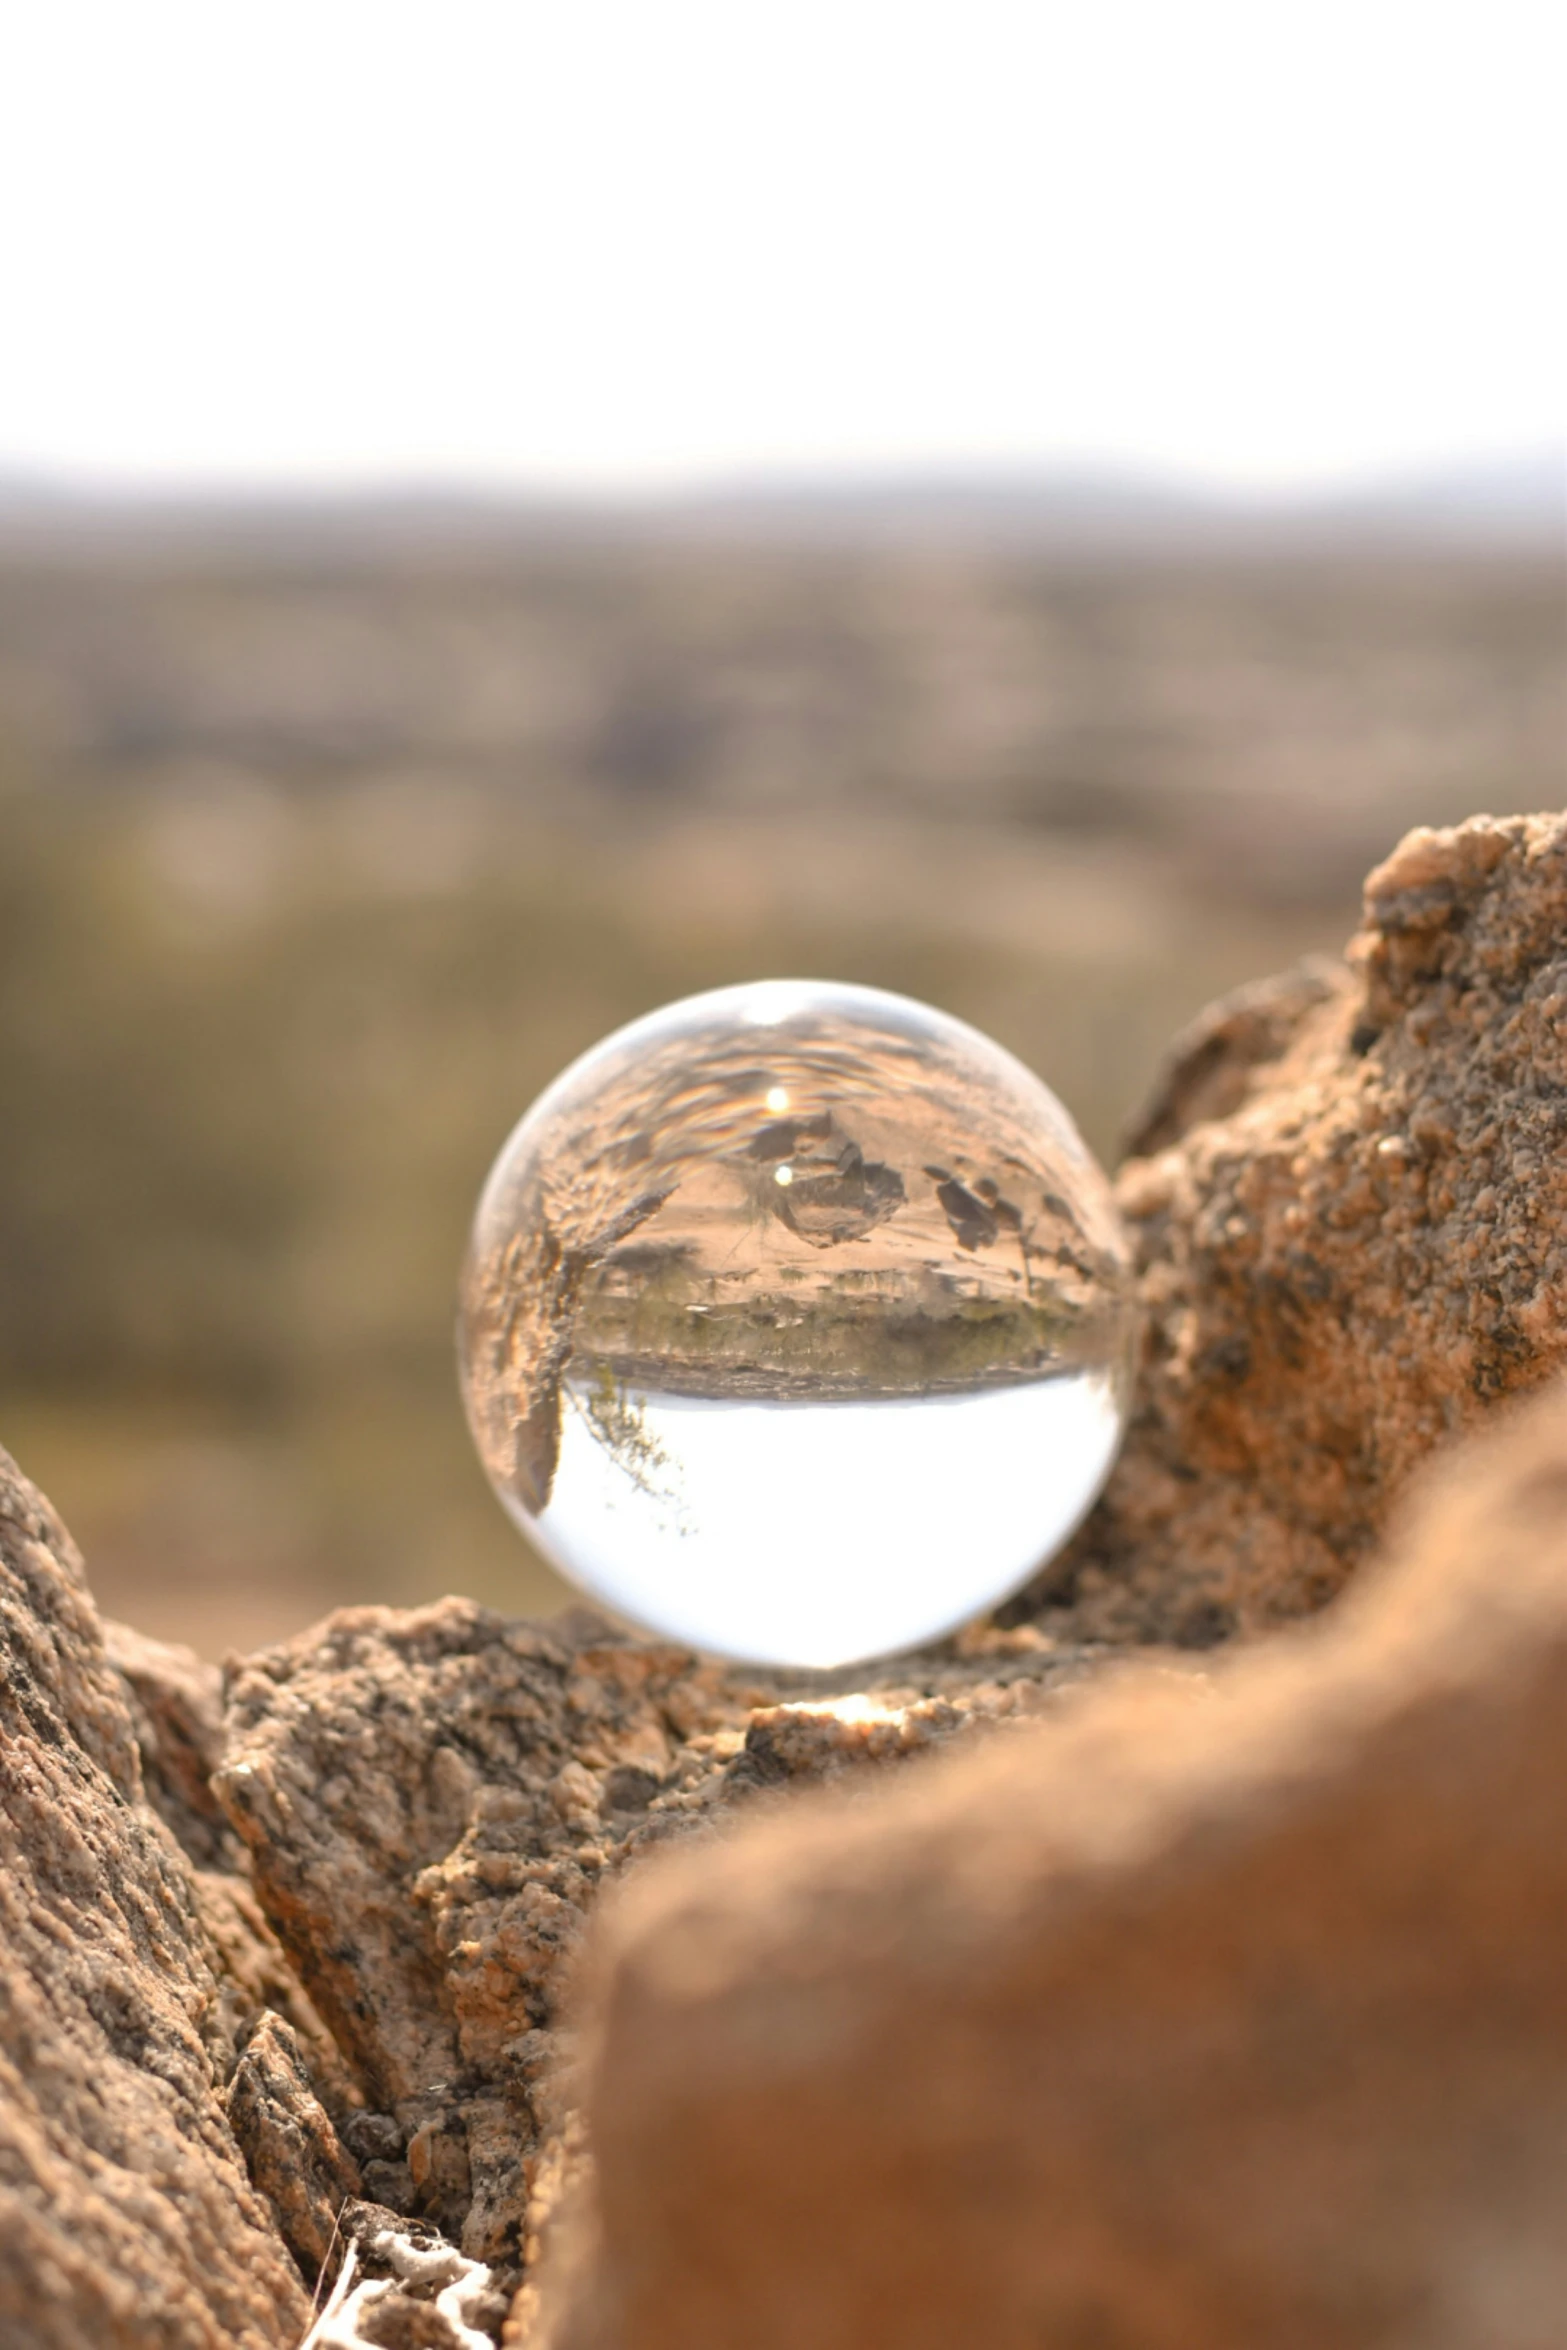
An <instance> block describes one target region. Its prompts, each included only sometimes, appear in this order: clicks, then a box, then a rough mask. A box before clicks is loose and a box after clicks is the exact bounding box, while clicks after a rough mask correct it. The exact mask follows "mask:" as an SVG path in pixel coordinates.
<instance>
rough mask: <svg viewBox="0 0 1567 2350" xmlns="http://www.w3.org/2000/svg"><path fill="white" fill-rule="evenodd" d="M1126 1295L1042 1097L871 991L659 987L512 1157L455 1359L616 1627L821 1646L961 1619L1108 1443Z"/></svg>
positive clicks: (1090, 1178)
mask: <svg viewBox="0 0 1567 2350" xmlns="http://www.w3.org/2000/svg"><path fill="white" fill-rule="evenodd" d="M1134 1327H1135V1315H1134V1311H1133V1307H1132V1304H1131V1299H1130V1287H1129V1280H1128V1272H1127V1259H1126V1252H1125V1246H1124V1242H1123V1240H1122V1236H1121V1234H1120V1230H1119V1227H1118V1225H1117V1222H1116V1218H1115V1214H1114V1210H1113V1207H1112V1205H1111V1202H1110V1198H1109V1191H1108V1186H1107V1185H1106V1183H1105V1179H1104V1177H1103V1175H1102V1173H1101V1172H1100V1170H1099V1168H1098V1167H1097V1166H1096V1165H1095V1163H1094V1161H1093V1160H1092V1158H1091V1157H1090V1156H1089V1154H1088V1152H1087V1151H1086V1150H1085V1148H1084V1146H1083V1144H1082V1142H1081V1141H1080V1139H1079V1138H1078V1136H1077V1134H1076V1131H1075V1129H1074V1128H1073V1127H1072V1125H1071V1122H1070V1120H1069V1119H1068V1118H1067V1116H1066V1113H1065V1112H1064V1111H1063V1110H1062V1108H1061V1106H1060V1104H1059V1103H1058V1102H1057V1101H1056V1100H1055V1097H1054V1096H1053V1095H1052V1094H1051V1093H1050V1092H1049V1091H1048V1089H1047V1088H1046V1087H1045V1086H1044V1085H1042V1084H1041V1083H1040V1081H1039V1080H1038V1079H1037V1078H1036V1077H1033V1076H1032V1075H1031V1074H1030V1073H1029V1072H1028V1071H1027V1070H1025V1069H1024V1068H1023V1067H1022V1066H1021V1064H1020V1063H1018V1062H1016V1061H1015V1060H1013V1059H1012V1058H1011V1056H1010V1055H1009V1054H1007V1053H1005V1052H1003V1051H1002V1049H1001V1048H1000V1047H999V1046H998V1045H995V1044H993V1043H991V1042H990V1040H989V1039H987V1038H985V1037H983V1036H981V1035H979V1034H978V1032H977V1031H975V1030H973V1029H970V1028H967V1027H965V1026H964V1025H963V1024H962V1023H961V1022H959V1021H956V1020H953V1019H951V1018H949V1017H948V1016H947V1015H946V1014H944V1013H940V1012H936V1011H933V1010H931V1009H930V1008H928V1007H926V1006H923V1005H918V1004H914V1003H911V1002H910V1001H908V1000H907V999H906V998H902V997H897V996H889V995H885V994H882V993H880V992H878V991H874V990H870V989H863V988H850V987H840V986H833V985H829V984H826V983H812V982H798V981H788V982H766V983H762V984H760V985H758V986H755V987H750V988H734V989H727V990H723V991H721V992H719V993H717V994H715V995H710V996H700V997H693V998H690V999H688V1000H687V1001H685V1002H683V1003H679V1004H674V1005H670V1006H668V1007H667V1008H666V1009H665V1010H664V1011H662V1012H659V1013H655V1014H653V1015H652V1016H650V1017H649V1018H648V1019H646V1020H642V1021H638V1022H636V1023H634V1024H633V1025H632V1026H631V1027H630V1028H628V1029H623V1030H621V1031H620V1032H618V1034H616V1035H615V1036H612V1037H610V1038H609V1039H607V1040H606V1042H605V1043H604V1044H602V1045H600V1046H598V1047H597V1048H595V1050H594V1051H593V1052H591V1053H589V1054H587V1055H586V1056H584V1058H583V1059H582V1060H581V1061H579V1062H577V1063H576V1064H575V1065H574V1066H573V1067H572V1068H571V1069H569V1070H567V1072H566V1073H565V1075H564V1076H563V1077H561V1078H560V1079H559V1080H557V1082H556V1083H555V1085H553V1086H552V1087H551V1088H550V1089H549V1091H548V1092H547V1093H546V1094H544V1095H543V1096H542V1097H541V1099H540V1100H539V1101H538V1102H537V1103H536V1104H535V1105H534V1107H533V1109H532V1110H530V1111H529V1113H528V1115H527V1116H526V1117H525V1118H524V1119H523V1121H522V1123H521V1125H520V1126H519V1127H518V1128H517V1130H516V1132H515V1133H514V1134H513V1135H512V1137H511V1138H510V1140H509V1141H508V1143H507V1144H506V1146H505V1148H504V1149H503V1151H502V1152H501V1155H500V1157H499V1159H498V1160H497V1162H496V1166H495V1168H494V1170H493V1172H492V1174H491V1176H490V1180H489V1182H488V1184H487V1185H486V1188H485V1192H484V1195H483V1198H482V1199H481V1202H480V1206H479V1211H478V1216H477V1218H476V1222H475V1227H474V1235H473V1243H472V1247H471V1249H470V1253H469V1258H468V1263H467V1267H466V1270H465V1274H464V1282H463V1311H462V1367H463V1379H464V1389H465V1395H466V1400H467V1404H468V1410H469V1417H470V1421H471V1424H472V1426H473V1430H474V1434H475V1438H476V1440H477V1442H478V1446H479V1450H480V1454H481V1457H482V1458H483V1460H484V1463H485V1466H486V1468H487V1470H488V1471H489V1474H490V1476H491V1479H492V1481H493V1482H494V1484H495V1486H496V1489H497V1491H498V1492H499V1494H500V1496H501V1498H502V1500H503V1501H504V1503H505V1504H506V1506H507V1508H508V1509H509V1510H510V1511H511V1512H512V1514H513V1515H514V1516H515V1517H516V1518H517V1520H518V1522H519V1523H520V1524H522V1525H523V1526H524V1527H525V1528H526V1529H527V1530H528V1532H529V1534H530V1536H531V1537H532V1538H533V1539H534V1540H536V1541H538V1542H539V1543H540V1545H541V1546H542V1547H543V1548H544V1549H545V1550H546V1551H547V1552H548V1553H549V1555H550V1556H551V1557H553V1558H554V1559H555V1560H556V1562H557V1563H558V1564H559V1565H560V1566H561V1567H562V1568H563V1569H564V1571H565V1572H566V1573H567V1574H568V1575H570V1576H571V1577H572V1578H573V1579H574V1580H575V1581H577V1582H578V1583H579V1584H581V1585H582V1586H583V1587H584V1588H585V1589H586V1590H588V1591H589V1592H591V1593H592V1594H593V1595H594V1596H595V1597H596V1598H598V1599H599V1600H601V1601H603V1602H605V1603H606V1604H607V1605H608V1606H610V1607H611V1608H613V1609H614V1610H616V1611H617V1612H619V1613H621V1614H623V1615H625V1616H627V1617H629V1618H630V1619H631V1620H632V1621H634V1622H636V1623H639V1624H641V1625H644V1626H648V1627H651V1628H653V1629H656V1630H658V1631H661V1632H666V1633H670V1634H673V1635H675V1636H676V1637H679V1638H681V1639H684V1640H688V1641H691V1642H693V1643H694V1644H696V1645H697V1646H700V1647H704V1648H709V1649H713V1650H716V1651H718V1652H720V1653H723V1654H728V1655H733V1656H739V1657H745V1658H750V1659H753V1660H757V1661H764V1660H765V1661H771V1662H777V1663H788V1664H798V1665H833V1664H839V1663H847V1662H850V1661H853V1660H856V1659H858V1658H860V1657H864V1656H869V1655H874V1654H878V1653H884V1652H886V1651H888V1650H892V1649H896V1648H903V1647H908V1646H911V1645H914V1644H915V1643H917V1642H920V1641H925V1640H929V1639H932V1638H934V1637H936V1636H937V1635H939V1634H940V1633H942V1632H945V1631H947V1630H950V1629H951V1628H953V1627H954V1626H955V1625H956V1624H958V1623H961V1622H962V1621H964V1620H965V1619H966V1618H967V1617H969V1616H970V1615H972V1614H974V1613H975V1612H976V1611H977V1610H979V1609H981V1608H984V1607H986V1606H990V1605H993V1604H994V1603H995V1602H996V1601H997V1600H999V1599H1000V1598H1002V1597H1003V1596H1005V1595H1006V1594H1007V1593H1008V1592H1010V1591H1011V1590H1013V1589H1015V1588H1016V1587H1017V1585H1018V1584H1019V1583H1020V1582H1021V1581H1022V1580H1023V1579H1025V1578H1026V1576H1027V1575H1028V1574H1029V1572H1030V1571H1031V1570H1032V1569H1033V1568H1034V1567H1036V1566H1037V1565H1038V1564H1039V1563H1040V1562H1041V1561H1042V1560H1043V1559H1044V1558H1046V1557H1048V1556H1049V1554H1050V1553H1051V1552H1052V1551H1053V1550H1054V1549H1055V1548H1057V1547H1058V1546H1059V1544H1060V1543H1061V1542H1062V1541H1063V1540H1064V1539H1065V1537H1066V1536H1067V1534H1068V1533H1069V1532H1070V1531H1071V1529H1072V1527H1073V1526H1074V1525H1075V1524H1076V1523H1077V1521H1078V1519H1079V1518H1080V1517H1081V1515H1082V1514H1083V1511H1084V1510H1085V1509H1086V1508H1087V1506H1088V1504H1089V1502H1090V1501H1091V1500H1092V1498H1093V1495H1094V1494H1095V1492H1096V1491H1097V1490H1098V1487H1099V1485H1100V1483H1101V1482H1102V1480H1103V1477H1104V1475H1105V1473H1106V1471H1107V1469H1108V1467H1109V1464H1110V1461H1111V1459H1112V1458H1113V1456H1114V1452H1115V1449H1116V1446H1117V1444H1118V1442H1119V1439H1120V1434H1121V1428H1122V1424H1123V1420H1124V1414H1125V1406H1126V1396H1127V1390H1128V1385H1129V1378H1130V1353H1131V1344H1132V1339H1133V1334H1134Z"/></svg>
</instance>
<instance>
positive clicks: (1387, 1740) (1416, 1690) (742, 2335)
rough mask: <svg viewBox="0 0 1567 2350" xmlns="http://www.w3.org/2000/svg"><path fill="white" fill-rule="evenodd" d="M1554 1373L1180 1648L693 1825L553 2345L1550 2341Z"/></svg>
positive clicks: (624, 1965) (597, 2135) (610, 2049)
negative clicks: (1386, 1516)
mask: <svg viewBox="0 0 1567 2350" xmlns="http://www.w3.org/2000/svg"><path fill="white" fill-rule="evenodd" d="M1564 1948H1567V1391H1563V1390H1562V1389H1560V1388H1558V1389H1556V1390H1554V1391H1553V1392H1552V1394H1551V1395H1550V1397H1549V1398H1548V1399H1546V1400H1545V1401H1543V1402H1539V1403H1536V1404H1534V1405H1533V1406H1531V1407H1530V1409H1529V1410H1528V1411H1527V1412H1525V1413H1523V1414H1521V1415H1519V1416H1517V1417H1513V1416H1510V1415H1509V1416H1508V1417H1507V1419H1506V1422H1505V1425H1504V1426H1503V1428H1502V1429H1501V1430H1500V1431H1499V1432H1497V1433H1495V1434H1493V1435H1492V1436H1491V1437H1489V1438H1488V1439H1487V1440H1486V1441H1485V1442H1484V1443H1483V1445H1481V1446H1480V1447H1478V1448H1476V1450H1475V1451H1474V1452H1472V1453H1470V1454H1468V1455H1465V1456H1464V1457H1463V1459H1462V1461H1461V1463H1460V1465H1459V1467H1458V1468H1457V1469H1456V1470H1446V1469H1444V1473H1443V1474H1442V1476H1441V1477H1440V1478H1439V1480H1438V1481H1437V1482H1436V1483H1434V1484H1432V1485H1428V1486H1427V1488H1426V1494H1425V1501H1424V1507H1423V1510H1422V1511H1421V1513H1420V1515H1419V1516H1418V1518H1417V1519H1416V1520H1415V1522H1414V1523H1413V1525H1412V1526H1411V1527H1410V1528H1409V1530H1408V1532H1407V1533H1406V1535H1405V1537H1404V1539H1403V1541H1402V1543H1401V1545H1400V1548H1399V1550H1398V1553H1397V1555H1396V1556H1395V1559H1394V1561H1393V1564H1392V1566H1391V1568H1390V1569H1389V1570H1388V1571H1386V1572H1384V1573H1383V1574H1381V1575H1380V1576H1377V1577H1373V1578H1368V1579H1367V1581H1366V1583H1365V1584H1364V1585H1362V1586H1361V1587H1360V1588H1359V1589H1357V1591H1356V1592H1355V1593H1353V1594H1351V1595H1349V1596H1348V1597H1347V1598H1346V1599H1345V1601H1344V1602H1342V1603H1341V1604H1340V1606H1339V1607H1338V1608H1337V1609H1336V1610H1335V1611H1334V1613H1333V1615H1332V1617H1331V1618H1330V1619H1329V1620H1328V1621H1327V1622H1325V1623H1323V1624H1321V1625H1318V1626H1312V1627H1310V1628H1307V1629H1301V1630H1298V1631H1296V1632H1295V1633H1293V1634H1286V1635H1282V1636H1280V1638H1278V1639H1277V1640H1275V1641H1273V1642H1269V1643H1266V1644H1261V1645H1255V1646H1251V1647H1248V1648H1243V1649H1241V1650H1238V1651H1235V1652H1234V1653H1233V1656H1232V1659H1231V1660H1230V1661H1228V1662H1226V1663H1225V1664H1224V1665H1222V1666H1221V1667H1219V1668H1218V1669H1217V1670H1216V1671H1215V1673H1214V1674H1213V1675H1212V1677H1211V1678H1210V1679H1208V1680H1206V1681H1201V1682H1193V1683H1188V1684H1183V1683H1181V1682H1180V1681H1179V1680H1178V1679H1172V1678H1170V1677H1168V1676H1167V1677H1165V1678H1164V1679H1163V1680H1162V1681H1159V1682H1157V1683H1152V1684H1150V1683H1148V1682H1146V1681H1145V1680H1143V1679H1142V1678H1141V1676H1133V1677H1129V1678H1126V1679H1123V1680H1121V1681H1120V1682H1118V1683H1117V1684H1116V1685H1114V1686H1112V1687H1109V1688H1100V1689H1097V1690H1091V1691H1089V1692H1087V1693H1086V1694H1084V1695H1083V1696H1082V1697H1081V1698H1080V1699H1078V1700H1077V1701H1076V1702H1075V1704H1074V1705H1073V1706H1072V1707H1071V1708H1070V1709H1068V1711H1067V1712H1065V1713H1064V1714H1062V1715H1060V1716H1058V1718H1057V1719H1056V1721H1055V1722H1054V1723H1053V1724H1051V1725H1050V1726H1048V1727H1043V1728H1038V1729H1036V1730H1034V1731H1032V1732H1031V1733H1029V1734H1028V1735H1027V1736H1026V1737H1019V1738H1015V1739H1009V1740H1004V1741H992V1742H990V1743H989V1745H988V1746H985V1747H982V1748H980V1749H979V1750H977V1751H974V1752H971V1753H969V1754H966V1755H964V1756H962V1757H956V1756H954V1757H952V1758H951V1759H950V1760H944V1761H942V1762H940V1763H937V1764H935V1765H933V1766H929V1767H926V1768H924V1769H923V1770H922V1771H921V1772H919V1773H917V1774H914V1775H905V1776H902V1777H900V1778H897V1779H894V1780H892V1781H890V1782H885V1783H883V1784H882V1785H879V1786H876V1787H874V1788H873V1789H871V1790H870V1791H869V1792H861V1793H858V1794H855V1795H841V1794H839V1795H833V1794H829V1795H825V1796H822V1797H818V1798H816V1799H814V1800H812V1801H810V1802H806V1803H801V1804H796V1805H791V1806H790V1807H788V1808H787V1809H786V1810H784V1811H782V1812H777V1813H775V1814H774V1816H772V1817H767V1818H760V1817H759V1818H758V1819H757V1820H756V1822H755V1824H754V1825H752V1826H750V1827H749V1828H747V1829H745V1830H743V1831H742V1832H739V1833H737V1834H736V1835H735V1836H734V1837H733V1838H732V1839H731V1840H730V1841H729V1842H728V1843H727V1844H726V1845H725V1846H724V1847H723V1848H722V1849H721V1850H717V1849H712V1848H697V1849H693V1850H690V1851H687V1852H680V1853H673V1854H670V1855H668V1856H666V1857H662V1858H660V1860H659V1861H658V1862H657V1863H656V1864H654V1865H653V1866H651V1867H649V1868H646V1869H644V1870H641V1871H639V1872H638V1873H637V1874H636V1875H635V1876H634V1877H633V1878H631V1879H630V1880H629V1881H628V1882H627V1883H626V1884H625V1885H624V1886H623V1887H621V1888H619V1889H617V1891H616V1892H615V1893H614V1894H613V1896H612V1897H611V1900H610V1902H609V1904H608V1905H607V1906H606V1908H605V1910H604V1911H603V1912H601V1917H600V1922H599V1925H598V1927H597V1929H596V1932H595V1936H594V1938H593V1945H592V1956H591V1959H590V1961H589V1963H588V1966H587V1970H586V1977H585V1982H584V1985H583V1989H582V1993H581V1997H582V2004H583V2013H584V2016H585V2018H586V2019H587V2026H588V2032H589V2042H588V2048H587V2052H586V2056H585V2060H584V2071H585V2082H586V2112H587V2121H588V2127H589V2131H590V2135H591V2138H592V2141H593V2143H594V2146H595V2148H596V2154H597V2162H598V2182H597V2186H596V2189H594V2190H593V2192H592V2194H591V2197H589V2198H587V2205H586V2208H584V2209H583V2210H581V2211H580V2212H579V2214H578V2218H577V2224H576V2227H575V2230H574V2232H573V2234H572V2237H571V2240H570V2241H569V2242H568V2243H566V2245H565V2247H564V2249H563V2251H562V2253H561V2267H560V2273H559V2275H558V2276H557V2278H556V2279H555V2281H554V2284H553V2287H551V2284H550V2281H549V2278H548V2275H547V2276H546V2288H545V2296H544V2306H545V2317H544V2320H543V2322H542V2325H541V2327H540V2328H538V2329H536V2331H535V2333H534V2334H533V2335H532V2336H531V2337H530V2341H532V2342H533V2343H534V2344H538V2345H542V2344H547V2345H548V2350H665V2346H666V2345H667V2346H669V2350H674V2346H675V2345H677V2344H678V2345H679V2350H719V2346H720V2345H722V2350H731V2345H733V2344H734V2343H735V2342H737V2341H744V2342H745V2343H746V2344H747V2345H748V2350H859V2346H860V2345H863V2344H865V2343H870V2342H877V2343H883V2342H885V2343H893V2342H896V2343H897V2344H898V2345H899V2350H926V2346H927V2345H928V2346H929V2350H950V2345H952V2344H953V2343H956V2342H974V2343H983V2344H985V2346H986V2350H1025V2346H1026V2350H1039V2345H1041V2344H1044V2343H1050V2344H1056V2343H1059V2344H1062V2345H1066V2344H1088V2343H1090V2342H1092V2343H1093V2344H1094V2345H1096V2350H1392V2346H1394V2345H1398V2346H1403V2345H1409V2346H1410V2350H1413V2346H1414V2345H1416V2344H1418V2345H1420V2350H1554V2346H1555V2345H1556V2344H1558V2343H1559V2342H1560V2341H1561V2339H1562V2316H1563V2311H1564V2310H1567V2232H1564V2230H1563V2228H1562V2224H1561V2215H1562V2211H1563V2209H1564V2208H1567V1972H1564V1969H1563V1966H1562V1951H1563V1949H1564Z"/></svg>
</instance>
